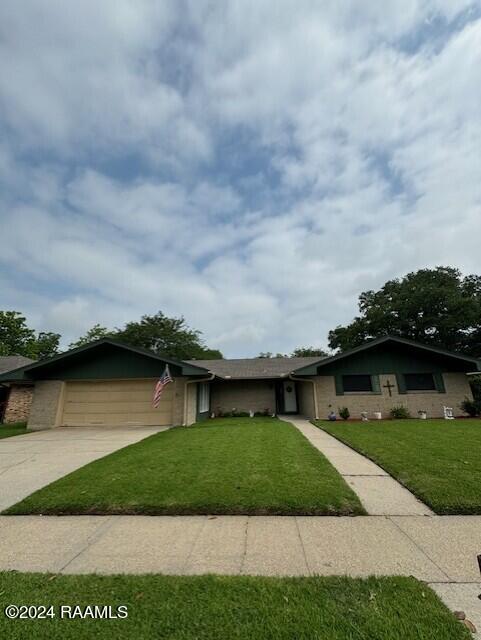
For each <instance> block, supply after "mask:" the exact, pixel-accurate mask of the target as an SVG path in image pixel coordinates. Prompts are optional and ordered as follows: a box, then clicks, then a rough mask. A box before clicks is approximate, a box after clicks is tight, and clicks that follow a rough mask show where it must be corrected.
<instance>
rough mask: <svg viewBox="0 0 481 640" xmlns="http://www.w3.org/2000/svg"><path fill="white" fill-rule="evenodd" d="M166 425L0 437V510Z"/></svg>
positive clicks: (101, 428) (76, 429) (52, 431)
mask: <svg viewBox="0 0 481 640" xmlns="http://www.w3.org/2000/svg"><path fill="white" fill-rule="evenodd" d="M168 428H169V427H68V428H67V427H64V428H58V429H49V430H46V431H37V432H34V433H26V434H25V435H21V436H13V437H12V438H3V439H1V440H0V486H1V490H0V511H3V510H4V509H6V508H7V507H11V506H12V505H13V504H15V503H17V502H19V501H20V500H23V498H25V497H26V496H28V495H30V494H31V493H33V492H34V491H37V489H40V488H41V487H44V486H45V485H47V484H50V483H51V482H53V481H54V480H58V479H59V478H61V477H62V476H65V475H67V474H68V473H70V472H71V471H75V469H78V468H79V467H83V466H84V465H85V464H87V463H89V462H92V460H96V459H97V458H102V457H103V456H106V455H108V454H109V453H112V452H113V451H116V450H117V449H122V447H126V446H127V445H129V444H133V443H134V442H139V441H140V440H143V439H144V438H147V436H150V435H152V434H153V433H157V432H158V431H165V430H166V429H168Z"/></svg>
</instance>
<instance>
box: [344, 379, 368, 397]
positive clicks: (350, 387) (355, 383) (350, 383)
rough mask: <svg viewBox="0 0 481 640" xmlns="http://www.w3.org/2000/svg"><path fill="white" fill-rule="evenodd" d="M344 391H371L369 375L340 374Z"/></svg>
mask: <svg viewBox="0 0 481 640" xmlns="http://www.w3.org/2000/svg"><path fill="white" fill-rule="evenodd" d="M342 388H343V389H344V393H349V392H351V393H372V391H373V389H372V378H371V376H369V375H348V376H342Z"/></svg>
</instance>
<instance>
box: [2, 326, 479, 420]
mask: <svg viewBox="0 0 481 640" xmlns="http://www.w3.org/2000/svg"><path fill="white" fill-rule="evenodd" d="M167 365H168V367H169V370H170V374H171V376H172V378H173V382H172V383H171V384H168V385H167V386H166V387H165V390H164V392H163V394H162V397H161V402H160V405H159V407H158V408H157V409H155V408H154V407H153V406H152V396H153V390H154V386H155V384H156V382H157V380H158V378H159V377H160V375H161V374H162V373H163V371H164V369H165V367H166V366H167ZM474 371H481V362H480V361H478V360H476V359H475V358H471V357H468V356H463V355H460V354H456V353H451V352H449V351H445V350H444V349H439V348H435V347H430V346H426V345H423V344H419V343H416V342H412V341H410V340H404V339H401V338H394V337H383V338H378V339H376V340H372V341H370V342H368V343H366V344H364V345H362V346H360V347H357V348H355V349H352V350H350V351H347V352H344V353H341V354H337V355H334V356H330V357H324V358H317V357H312V358H250V359H240V360H190V361H178V360H173V359H171V358H165V357H162V356H159V355H156V354H154V353H152V352H151V351H148V350H145V349H139V348H136V347H131V346H128V345H125V344H122V343H119V342H116V341H115V340H111V339H102V340H99V341H97V342H94V343H92V344H89V345H86V346H82V347H79V348H77V349H72V350H71V351H67V352H65V353H62V354H60V355H57V356H54V357H52V358H49V359H47V360H43V361H41V362H34V363H27V364H26V365H24V366H22V367H20V368H18V369H16V370H14V371H9V372H7V373H4V374H2V375H0V384H5V383H7V384H9V385H10V386H11V388H12V389H13V388H15V387H20V386H30V387H31V386H32V385H34V386H35V392H34V397H33V403H32V406H31V411H30V418H29V421H28V426H29V428H30V429H45V428H51V427H56V426H82V425H84V426H85V425H90V426H115V425H132V426H135V425H179V424H184V425H189V424H192V423H193V422H196V421H197V420H200V419H203V418H206V417H208V416H209V415H210V414H211V413H215V414H219V413H228V412H232V411H233V410H234V409H235V411H237V412H241V411H245V412H248V411H254V412H263V413H269V414H270V413H278V414H296V413H300V414H302V415H305V416H307V417H309V418H316V417H326V416H327V415H328V413H329V412H330V411H332V410H333V411H335V412H337V411H338V408H339V407H344V406H345V407H348V409H349V411H350V413H351V416H352V417H360V415H361V413H362V412H364V411H366V412H368V414H371V415H372V414H373V413H374V412H379V411H380V412H381V413H382V415H383V417H388V414H389V410H390V409H391V408H392V407H393V406H397V405H404V406H406V407H407V408H408V409H409V411H410V412H411V414H412V415H416V414H417V412H418V411H426V412H427V414H428V416H429V417H440V416H442V415H443V407H444V406H450V407H452V408H453V409H454V412H455V414H457V415H460V414H461V413H462V412H461V410H460V406H459V405H460V403H461V402H462V400H463V399H464V398H465V397H468V398H472V395H471V390H470V387H469V383H468V378H467V375H466V374H467V373H472V372H474Z"/></svg>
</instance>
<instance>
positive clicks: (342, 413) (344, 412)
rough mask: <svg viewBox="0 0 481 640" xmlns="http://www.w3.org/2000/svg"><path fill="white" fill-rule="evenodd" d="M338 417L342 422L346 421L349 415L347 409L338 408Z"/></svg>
mask: <svg viewBox="0 0 481 640" xmlns="http://www.w3.org/2000/svg"><path fill="white" fill-rule="evenodd" d="M338 412H339V415H340V417H341V418H342V419H343V420H348V419H349V416H350V415H351V414H350V413H349V409H348V408H347V407H339V409H338Z"/></svg>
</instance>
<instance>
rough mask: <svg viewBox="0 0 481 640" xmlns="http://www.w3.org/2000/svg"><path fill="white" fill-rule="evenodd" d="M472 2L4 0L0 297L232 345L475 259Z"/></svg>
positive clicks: (331, 314) (51, 317)
mask: <svg viewBox="0 0 481 640" xmlns="http://www.w3.org/2000/svg"><path fill="white" fill-rule="evenodd" d="M480 151H481V2H480V1H479V0H478V1H475V2H471V1H464V0H419V1H418V0H403V1H402V2H399V0H383V2H367V3H366V2H359V1H354V0H353V1H352V2H351V1H349V0H344V1H342V2H339V0H332V1H329V0H326V1H325V2H318V1H317V0H316V1H313V2H310V1H303V0H295V1H294V0H290V1H285V0H276V1H275V2H274V1H273V0H268V1H264V0H253V1H250V0H239V1H234V0H231V1H227V2H224V0H222V1H221V0H218V1H210V2H205V1H203V0H192V1H189V0H180V1H179V0H172V2H170V1H168V0H163V1H162V0H155V1H153V2H150V1H147V0H145V1H144V0H102V2H98V0H82V1H81V2H73V1H70V0H67V1H66V0H44V1H40V0H24V1H23V2H18V0H2V2H1V4H0V182H1V185H0V221H1V227H0V238H1V243H0V244H1V251H0V293H1V300H0V308H2V309H16V310H20V311H22V312H23V313H25V315H26V316H27V318H28V321H29V323H30V324H31V325H32V326H34V327H35V328H37V329H43V330H55V331H58V332H60V333H62V334H63V336H64V343H65V344H66V343H68V341H70V340H71V339H72V338H74V337H76V336H78V335H79V334H81V333H83V332H85V330H86V329H88V328H89V327H91V326H92V325H93V324H95V323H97V322H99V323H101V324H104V325H106V326H109V327H114V326H120V325H122V324H123V323H124V322H125V321H127V320H131V319H138V318H139V317H140V315H142V314H144V313H155V312H156V311H157V310H159V309H161V310H163V311H164V312H165V313H166V314H168V315H176V316H177V315H184V316H185V317H186V319H187V321H188V322H189V324H190V325H191V326H193V327H195V328H198V329H200V330H202V331H203V333H204V336H205V339H206V342H207V343H208V344H209V346H212V347H218V348H220V349H221V350H222V351H223V352H224V353H225V355H227V356H232V357H234V356H241V355H245V356H248V355H256V354H257V353H258V352H259V351H266V350H270V351H274V352H276V351H282V352H285V351H289V350H291V349H292V348H294V347H296V346H299V345H318V346H325V345H326V338H327V332H328V330H329V329H331V328H333V327H334V326H336V325H337V324H340V323H345V322H348V321H349V320H350V319H351V318H352V317H353V316H354V314H355V312H356V309H357V306H356V301H357V296H358V294H359V293H360V292H361V291H363V290H365V289H371V288H377V287H379V286H381V285H382V284H383V283H384V282H385V281H386V280H387V279H390V278H393V277H397V276H400V275H403V274H404V273H406V272H408V271H410V270H413V269H417V268H420V267H424V266H435V265H438V264H442V265H453V266H457V267H459V268H461V269H462V270H463V271H464V272H466V273H467V272H477V273H480V272H481V263H480V235H481V204H480V203H481V153H480Z"/></svg>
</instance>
